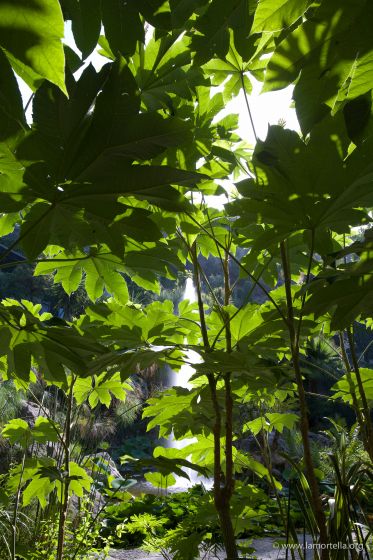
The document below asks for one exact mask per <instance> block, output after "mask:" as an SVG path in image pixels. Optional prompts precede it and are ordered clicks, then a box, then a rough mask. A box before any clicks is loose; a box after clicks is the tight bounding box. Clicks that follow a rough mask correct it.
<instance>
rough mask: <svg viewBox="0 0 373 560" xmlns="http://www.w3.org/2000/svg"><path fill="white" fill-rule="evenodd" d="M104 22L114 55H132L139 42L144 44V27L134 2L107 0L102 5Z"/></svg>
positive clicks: (106, 35)
mask: <svg viewBox="0 0 373 560" xmlns="http://www.w3.org/2000/svg"><path fill="white" fill-rule="evenodd" d="M102 21H103V24H104V29H105V37H106V39H107V40H108V42H109V45H110V48H111V50H112V52H113V53H114V54H117V53H118V52H119V53H121V54H122V55H124V56H126V55H131V54H133V53H134V52H135V50H136V44H137V41H141V42H144V40H145V35H144V27H143V24H142V22H141V19H140V14H139V11H138V6H137V5H136V3H134V2H121V1H120V0H105V2H103V3H102Z"/></svg>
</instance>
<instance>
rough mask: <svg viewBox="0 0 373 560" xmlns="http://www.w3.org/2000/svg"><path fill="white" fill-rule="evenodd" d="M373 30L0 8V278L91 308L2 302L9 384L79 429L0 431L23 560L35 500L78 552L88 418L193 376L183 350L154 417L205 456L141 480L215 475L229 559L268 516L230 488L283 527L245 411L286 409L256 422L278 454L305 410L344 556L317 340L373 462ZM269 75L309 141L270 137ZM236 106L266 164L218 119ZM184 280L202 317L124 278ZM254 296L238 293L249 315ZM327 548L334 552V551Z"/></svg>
mask: <svg viewBox="0 0 373 560" xmlns="http://www.w3.org/2000/svg"><path fill="white" fill-rule="evenodd" d="M26 4H27V5H26ZM372 20H373V9H372V7H371V5H370V2H369V1H368V0H359V1H356V2H351V1H345V2H343V3H340V2H338V1H337V0H328V1H327V0H316V1H312V0H303V1H299V0H259V1H254V0H231V1H230V2H226V1H224V0H192V1H184V0H152V1H151V2H149V1H148V0H136V2H135V1H128V2H117V1H116V0H105V2H101V1H100V0H89V1H88V0H60V1H58V0H30V1H29V2H27V3H25V2H23V1H21V0H15V1H14V2H13V3H12V4H10V3H9V2H5V1H2V0H0V113H1V127H0V203H1V212H2V213H1V217H0V234H1V235H2V236H4V235H7V234H9V233H13V237H12V239H13V241H12V242H11V243H10V244H8V246H7V247H6V248H4V249H3V252H2V254H1V255H0V266H1V268H3V269H5V270H6V269H7V268H9V267H13V266H14V261H13V260H12V261H11V262H10V261H9V260H8V257H9V256H10V255H11V254H12V251H13V250H14V249H17V250H18V249H19V250H21V251H22V259H24V260H22V262H25V260H26V261H28V262H30V263H32V265H33V266H35V269H34V273H35V274H36V275H46V274H48V275H53V277H54V282H55V283H59V284H61V285H62V287H63V289H64V290H65V292H66V293H67V294H71V293H73V292H74V291H76V290H77V289H78V287H79V286H81V284H82V282H83V283H84V287H85V290H86V292H87V295H88V298H89V299H90V301H91V302H92V305H91V306H90V308H89V309H87V310H86V312H85V313H84V314H82V315H81V316H80V317H78V318H75V319H72V320H71V321H65V320H63V319H60V318H59V319H58V318H56V317H52V316H51V315H49V314H46V313H44V312H43V309H42V308H41V307H35V306H34V305H33V304H32V303H31V302H28V301H25V300H23V301H21V302H18V301H14V300H9V299H8V300H6V299H5V300H2V302H1V304H0V329H1V343H0V363H1V380H2V382H4V381H6V380H13V381H14V383H15V384H16V386H17V387H20V388H23V389H27V388H29V390H30V383H31V382H33V381H35V380H36V379H42V380H43V382H44V383H46V384H47V386H48V387H50V388H54V389H55V394H56V395H57V393H58V392H60V393H59V394H60V398H61V399H64V402H65V404H66V409H65V417H64V423H63V424H64V425H61V426H60V425H59V424H58V422H56V419H55V418H54V417H53V415H51V414H49V412H48V410H47V407H45V406H44V404H43V402H42V401H40V412H41V414H40V416H39V418H38V420H37V421H36V422H35V425H34V426H29V425H28V424H27V423H25V422H24V421H22V420H21V419H14V420H12V421H11V422H10V423H8V424H7V425H6V426H5V427H4V430H3V437H4V438H5V439H7V440H8V441H10V442H11V443H12V445H14V446H16V448H17V449H18V450H19V451H20V452H21V461H20V463H19V465H17V466H15V467H14V468H13V469H12V471H11V472H10V475H9V479H8V481H7V483H6V485H8V486H6V488H5V490H6V492H5V494H7V492H8V494H9V492H11V491H13V492H14V493H15V500H14V501H13V506H14V507H13V517H12V522H11V528H10V529H11V530H10V533H11V536H12V538H11V542H7V543H6V546H7V551H8V552H9V556H10V558H12V559H14V558H15V557H16V554H17V546H18V545H20V544H22V543H18V542H17V538H18V531H17V525H18V521H19V508H20V504H21V503H23V505H28V504H29V503H31V502H32V500H35V501H36V500H38V503H39V505H38V508H41V509H42V510H44V511H47V512H49V511H52V510H53V512H54V514H55V513H56V512H57V517H58V522H57V523H58V531H57V539H56V546H55V550H54V551H52V553H54V554H55V557H56V558H57V559H58V560H62V558H63V557H64V554H65V557H66V555H67V554H69V552H68V551H67V547H66V542H67V540H68V537H67V531H66V527H67V522H68V514H69V502H70V501H71V500H70V498H71V495H72V494H75V495H77V496H79V497H82V496H83V495H84V493H88V492H89V491H90V489H91V484H92V479H91V475H90V474H89V470H88V471H87V470H85V469H83V468H82V467H81V466H80V465H78V464H76V463H75V462H74V461H73V460H72V457H71V453H72V441H71V430H72V428H73V424H74V419H73V417H74V414H76V410H77V409H78V408H79V406H81V405H82V404H83V402H87V403H88V405H89V406H91V407H92V408H94V407H95V406H96V405H97V404H98V403H101V404H103V405H108V404H109V405H110V400H111V398H112V396H114V397H116V398H118V399H124V398H125V393H126V392H127V391H128V390H129V388H128V387H129V385H128V384H127V381H128V379H129V378H130V377H131V376H132V375H133V374H134V373H136V372H137V371H139V370H141V369H143V368H146V367H149V366H154V365H157V366H159V367H162V366H166V365H167V366H171V367H172V368H173V369H174V370H175V371H177V370H178V369H179V368H180V367H181V366H182V364H185V363H188V362H189V361H191V359H190V355H191V351H193V352H194V353H195V354H194V355H195V356H196V358H195V359H193V360H192V363H191V365H192V366H193V368H194V374H193V376H192V378H191V380H190V387H189V388H178V387H175V388H173V389H168V390H167V391H166V392H164V393H163V394H161V395H160V396H159V397H157V398H154V399H152V400H151V401H150V402H149V406H148V407H147V408H146V409H145V412H144V417H146V418H151V420H150V423H149V427H150V428H152V427H159V429H160V435H163V436H165V435H166V436H167V435H170V434H171V433H173V434H174V437H175V438H176V439H183V438H185V437H187V438H188V437H194V438H196V439H195V441H194V442H193V443H190V444H189V445H188V446H186V447H185V448H183V449H179V450H178V452H177V453H176V452H174V451H175V450H173V452H171V451H170V450H162V449H160V448H157V450H156V451H155V453H154V454H155V457H154V460H153V462H152V463H148V464H147V466H148V467H152V468H154V469H155V470H156V471H157V472H158V473H159V477H162V476H171V475H172V473H177V474H179V475H181V476H184V475H185V471H184V470H183V467H184V468H185V467H188V468H194V469H195V470H196V471H198V472H200V473H201V474H204V475H207V474H210V475H211V476H212V477H213V483H214V487H213V493H214V505H215V509H216V514H217V519H218V522H219V524H220V528H221V533H222V537H223V543H224V547H225V549H226V552H227V556H228V558H229V560H235V559H237V558H238V550H237V545H236V537H237V535H239V534H241V532H242V531H243V530H244V529H245V526H246V525H245V524H246V522H247V523H249V521H247V519H249V518H250V515H251V513H252V512H251V511H249V510H250V506H248V505H247V504H246V503H244V501H242V503H241V502H240V503H241V505H240V507H238V506H237V503H238V502H239V501H240V500H239V499H240V495H241V494H242V495H243V491H242V486H241V485H239V484H236V479H237V475H238V474H240V473H241V472H242V471H243V470H245V469H247V470H251V471H253V472H255V473H257V475H258V476H261V477H264V478H265V479H267V481H268V484H269V485H270V487H271V488H272V490H273V492H275V493H276V495H277V497H278V498H279V508H280V509H281V508H282V509H281V511H282V512H283V504H282V502H281V497H280V495H279V490H280V488H281V485H280V483H279V481H277V480H276V477H274V475H273V472H272V467H271V461H270V457H269V456H267V459H266V460H265V465H263V464H261V463H259V462H258V461H255V460H254V459H253V458H252V457H251V456H250V455H249V454H248V453H245V452H242V451H241V450H240V449H239V446H238V444H237V440H238V439H239V436H240V435H242V434H240V430H241V428H240V427H239V423H238V420H237V410H239V409H240V407H244V406H246V405H247V403H248V402H255V403H258V402H260V403H264V402H269V400H268V397H267V396H268V395H269V394H272V395H273V396H274V397H273V398H274V399H275V401H276V402H281V403H283V411H282V412H276V414H277V416H276V415H275V416H274V415H273V414H274V413H271V412H268V411H265V412H263V414H260V410H261V409H260V407H259V409H258V410H259V414H258V418H254V419H252V420H251V423H250V422H248V423H247V425H245V431H246V430H247V431H249V432H251V433H252V434H254V435H255V436H256V435H257V434H258V433H259V432H261V433H262V434H263V437H264V439H265V434H266V433H267V434H268V433H269V432H270V431H274V430H277V431H278V432H282V431H283V429H284V427H286V428H288V429H292V428H293V427H294V426H295V425H296V423H297V421H298V418H297V415H296V414H295V413H294V412H292V409H291V407H292V406H293V404H291V405H290V402H291V403H293V397H294V395H296V396H297V398H298V401H299V406H298V411H299V427H300V431H301V436H302V445H303V451H304V459H303V463H302V464H301V465H300V466H298V467H299V468H300V469H301V470H302V469H303V470H304V473H305V480H306V483H307V484H308V489H309V495H310V504H311V508H312V511H313V516H314V518H315V524H314V526H315V527H316V529H315V530H314V531H313V536H314V539H315V540H317V541H318V542H319V543H320V544H322V545H326V544H327V543H328V541H329V540H330V535H328V529H327V528H328V524H327V520H326V512H325V507H324V504H323V501H322V495H321V494H322V493H321V490H320V485H319V481H318V472H317V469H316V466H315V464H314V459H313V456H312V453H311V444H310V426H309V414H308V410H307V401H306V388H305V377H306V376H307V367H306V366H307V357H306V356H307V344H308V343H309V340H310V339H312V338H313V337H317V336H323V337H325V338H326V339H327V338H329V339H333V340H334V342H335V347H336V348H337V351H338V352H339V353H340V355H341V358H342V360H343V364H344V368H345V371H344V374H343V377H342V378H341V379H339V380H338V382H337V383H336V384H335V386H334V389H333V390H334V398H335V399H342V400H343V401H344V402H346V403H348V404H349V405H350V406H351V408H352V410H353V412H354V414H355V416H356V421H357V423H358V426H359V428H360V436H361V438H362V442H363V445H364V448H365V451H366V453H367V456H368V457H369V458H370V461H372V459H373V427H372V419H371V404H372V400H373V395H372V370H371V369H370V368H369V367H368V365H369V364H363V365H364V366H367V367H362V360H363V357H364V356H363V354H364V353H363V354H362V355H359V354H358V350H357V344H356V328H357V327H356V324H357V323H363V324H364V325H365V326H366V328H368V329H369V328H370V329H371V327H372V258H371V250H372V236H371V230H370V222H371V207H372V170H371V165H372V163H371V159H372V157H371V156H372V130H373V129H372V118H371V106H372V87H371V85H372V80H371V78H372V74H373V54H372V52H373V51H372V48H371V39H370V30H371V26H372V23H373V21H372ZM64 34H65V37H66V39H65V41H64V40H63V37H64ZM253 79H256V80H260V81H262V82H263V90H264V91H275V90H278V89H282V88H284V87H287V86H292V87H294V89H293V100H294V105H295V110H296V113H297V117H298V120H299V124H300V130H301V132H296V131H291V130H288V129H286V128H285V127H282V126H280V125H274V126H270V127H269V129H268V134H267V137H266V138H258V137H257V135H256V131H255V126H254V123H255V119H256V115H255V114H253V113H252V111H251V103H250V93H251V90H252V82H253ZM20 84H22V90H23V91H24V89H25V85H24V84H27V86H28V87H29V88H30V91H31V94H30V99H29V101H27V102H25V100H24V99H23V97H22V95H21V92H20ZM238 95H240V96H241V98H242V101H243V103H242V105H243V107H244V110H247V111H248V112H249V117H250V122H251V124H252V127H253V133H254V136H255V147H252V146H250V145H248V144H247V143H246V142H244V141H242V140H241V138H240V136H239V134H238V132H237V129H238V116H237V115H235V114H229V113H227V111H226V110H225V108H226V105H227V103H228V102H229V101H231V100H232V99H233V98H235V97H236V96H238ZM30 108H31V112H32V116H30V114H29V109H30ZM224 110H225V112H224ZM233 182H234V185H233V184H232V183H233ZM211 195H214V196H221V198H220V201H221V202H220V205H219V208H220V209H216V208H213V207H212V206H213V205H212V204H210V203H209V200H210V199H209V196H211ZM224 202H225V204H223V203H224ZM222 207H223V208H222ZM209 257H214V258H215V259H217V261H218V262H219V267H220V274H221V278H222V281H221V285H220V290H218V291H217V290H216V289H214V287H213V286H211V284H210V282H209V278H208V275H207V274H206V270H205V269H204V266H203V262H204V261H203V258H205V259H206V258H209ZM232 263H233V264H234V265H235V266H236V267H237V269H238V271H239V278H236V277H234V278H233V277H232V273H231V266H232ZM186 267H187V268H188V269H189V270H190V271H191V273H192V275H193V281H194V286H195V290H196V299H197V301H196V303H192V302H187V301H184V302H180V303H179V305H178V306H177V308H176V309H175V308H174V305H173V303H171V302H160V301H155V302H153V303H151V304H150V305H148V306H145V307H144V306H141V305H139V304H134V303H133V302H132V301H131V300H130V297H129V290H128V283H129V281H130V282H132V283H134V284H135V285H137V286H139V287H140V288H141V289H143V290H149V291H152V292H154V293H159V292H160V279H161V278H166V279H168V280H173V279H176V278H177V275H178V273H180V272H183V271H185V268H186ZM239 281H240V282H241V281H242V283H243V284H242V285H243V286H244V290H245V291H246V293H245V297H244V298H243V301H242V302H241V303H240V304H238V305H237V304H236V305H235V303H234V301H235V300H234V297H235V290H236V289H237V286H238V283H239ZM206 292H208V293H209V300H208V301H209V302H210V303H211V302H212V304H211V305H210V306H207V305H206V297H205V295H206ZM253 294H259V295H260V297H257V298H255V299H253ZM364 352H365V351H364ZM266 399H267V401H266ZM287 405H288V406H289V410H287V409H286V406H287ZM252 421H254V424H253V423H252ZM255 422H257V423H256V424H255ZM258 430H259V431H258ZM263 441H264V440H263ZM37 442H43V443H48V442H49V443H48V445H49V447H48V449H49V448H50V449H51V452H50V454H49V455H48V457H47V458H44V457H36V458H35V457H33V456H32V448H33V446H34V445H35V444H36V443H37ZM56 449H58V452H56ZM151 476H152V477H153V480H155V479H156V478H157V476H158V475H155V473H152V475H151ZM159 477H158V479H159ZM110 492H111V495H113V492H112V489H110V488H109V495H110ZM6 499H7V498H6ZM237 500H238V502H237ZM241 506H242V507H241ZM247 508H249V509H247ZM281 515H282V517H283V520H284V525H286V519H285V516H284V515H283V514H281ZM294 538H295V537H294ZM196 550H197V551H198V547H197V549H195V550H194V552H193V553H191V554H192V555H193V554H194V555H195V554H197V552H196ZM316 553H317V554H320V555H321V557H322V558H323V559H326V558H327V557H328V550H327V548H326V546H324V547H322V548H321V549H320V552H316ZM74 554H75V556H74V558H75V557H76V556H77V554H78V552H75V553H74Z"/></svg>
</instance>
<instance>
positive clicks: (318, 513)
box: [280, 241, 329, 560]
mask: <svg viewBox="0 0 373 560" xmlns="http://www.w3.org/2000/svg"><path fill="white" fill-rule="evenodd" d="M280 251H281V260H282V267H283V272H284V280H285V293H286V305H287V314H288V321H287V323H288V330H289V336H290V345H291V356H292V361H293V369H294V373H295V381H296V384H297V389H298V398H299V409H300V429H301V434H302V442H303V450H304V462H305V467H306V474H307V479H308V484H309V486H310V490H311V497H312V506H313V509H314V514H315V518H316V520H317V524H318V529H319V534H320V543H321V544H325V545H326V544H327V542H328V535H327V530H326V518H325V514H324V510H323V505H322V502H321V496H320V491H319V487H318V483H317V478H316V475H315V468H314V464H313V459H312V454H311V446H310V441H309V422H308V412H307V403H306V394H305V390H304V385H303V379H302V373H301V368H300V361H299V336H298V333H297V331H296V329H295V318H294V308H293V299H292V294H291V272H290V266H289V261H288V255H287V247H286V244H285V242H284V241H282V242H281V244H280ZM321 558H322V559H323V560H326V559H327V558H329V554H328V550H327V549H322V550H321Z"/></svg>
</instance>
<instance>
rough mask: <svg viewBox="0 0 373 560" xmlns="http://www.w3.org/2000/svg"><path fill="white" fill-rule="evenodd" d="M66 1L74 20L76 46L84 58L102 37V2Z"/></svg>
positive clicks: (73, 29) (89, 0) (91, 0)
mask: <svg viewBox="0 0 373 560" xmlns="http://www.w3.org/2000/svg"><path fill="white" fill-rule="evenodd" d="M65 2H66V6H67V8H68V10H69V16H70V18H71V20H72V31H73V34H74V40H75V43H76V46H77V47H78V49H79V50H80V51H81V53H82V56H83V58H87V56H89V55H90V54H91V52H92V51H93V50H94V48H95V47H96V45H97V42H98V39H99V37H100V31H101V2H100V0H65ZM104 5H105V3H104Z"/></svg>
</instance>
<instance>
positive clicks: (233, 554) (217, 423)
mask: <svg viewBox="0 0 373 560" xmlns="http://www.w3.org/2000/svg"><path fill="white" fill-rule="evenodd" d="M190 255H191V259H192V263H193V270H194V284H195V288H196V292H197V303H198V310H199V317H200V328H201V335H202V341H203V345H204V348H205V350H206V351H207V352H208V351H210V350H211V347H210V342H209V338H208V331H207V324H206V318H205V311H204V308H203V301H202V290H201V278H200V270H199V263H198V259H197V247H196V244H195V243H194V244H193V246H192V247H191V248H190ZM228 264H229V263H228V256H227V257H226V259H225V266H224V267H223V268H224V273H225V280H227V279H228V284H227V282H225V303H226V305H227V302H228V303H229V298H230V286H229V268H228ZM226 344H227V350H231V349H232V343H231V335H230V324H229V322H228V325H227V327H226ZM207 379H208V384H209V388H210V394H211V401H212V406H213V410H214V416H215V418H214V425H213V435H214V503H215V507H216V510H217V512H218V516H219V521H220V527H221V531H222V536H223V542H224V546H225V550H226V554H227V559H228V560H237V558H238V553H237V546H236V540H235V534H234V528H233V524H232V519H231V515H230V500H231V497H232V493H233V487H234V481H233V448H232V436H233V422H232V416H233V399H232V393H231V380H230V374H229V373H228V374H225V376H224V387H225V406H226V411H225V412H226V426H225V427H226V434H225V436H226V438H225V439H226V443H225V454H226V470H225V476H224V486H222V482H223V481H222V472H221V449H220V441H221V435H222V413H221V408H220V404H219V400H218V395H217V379H216V378H215V376H214V374H213V373H209V374H207Z"/></svg>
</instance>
